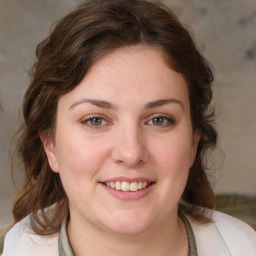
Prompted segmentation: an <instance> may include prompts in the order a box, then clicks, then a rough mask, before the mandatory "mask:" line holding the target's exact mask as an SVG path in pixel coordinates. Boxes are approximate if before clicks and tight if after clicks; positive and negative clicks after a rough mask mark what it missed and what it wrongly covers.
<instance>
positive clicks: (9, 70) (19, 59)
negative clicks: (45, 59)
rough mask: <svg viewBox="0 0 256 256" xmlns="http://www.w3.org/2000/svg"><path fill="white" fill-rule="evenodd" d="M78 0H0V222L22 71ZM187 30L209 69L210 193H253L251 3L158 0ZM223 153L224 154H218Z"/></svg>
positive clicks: (5, 210)
mask: <svg viewBox="0 0 256 256" xmlns="http://www.w3.org/2000/svg"><path fill="white" fill-rule="evenodd" d="M80 2H82V1H81V0H80V1H79V0H44V1H37V0H22V1H20V0H1V1H0V163H1V167H0V225H1V224H3V223H6V222H8V221H10V220H11V216H10V211H11V201H12V200H13V197H14V194H15V190H14V188H13V185H12V180H11V174H10V164H9V161H8V144H9V141H10V138H11V136H12V135H13V133H14V132H15V130H17V128H18V126H19V123H20V120H21V117H19V115H18V112H19V107H20V105H21V103H22V97H23V95H24V92H25V90H26V87H27V85H28V76H27V73H26V72H27V70H28V69H29V68H30V66H31V64H32V63H33V60H34V56H35V54H34V53H35V47H36V45H37V43H38V42H39V41H41V40H42V39H43V38H44V37H45V36H46V35H47V33H48V31H49V28H50V24H52V23H53V21H55V20H56V19H58V18H60V17H61V16H62V15H63V14H65V13H67V12H68V11H70V10H71V9H72V8H74V7H75V6H76V5H78V4H79V3H80ZM163 2H165V3H166V4H167V5H169V6H170V7H171V8H173V10H174V11H175V13H176V14H177V15H178V16H179V17H180V19H181V20H182V21H183V23H185V24H187V26H188V28H189V30H190V31H191V33H192V34H193V35H194V38H195V39H196V41H197V44H198V47H199V48H200V50H201V51H202V53H203V54H204V55H205V56H206V58H207V59H208V60H209V61H210V62H211V63H212V65H213V67H214V73H215V82H214V102H213V103H214V105H215V107H216V115H217V129H218V131H219V144H218V148H219V149H218V150H216V151H215V153H214V155H213V158H212V162H213V167H215V168H217V169H218V170H217V172H216V175H214V176H213V177H215V178H213V180H215V183H216V184H215V191H216V193H220V192H228V193H247V194H256V163H255V157H256V75H255V73H256V33H255V28H256V2H255V0H243V1H241V0H226V1H221V0H207V1H204V0H165V1H163ZM222 151H223V152H222Z"/></svg>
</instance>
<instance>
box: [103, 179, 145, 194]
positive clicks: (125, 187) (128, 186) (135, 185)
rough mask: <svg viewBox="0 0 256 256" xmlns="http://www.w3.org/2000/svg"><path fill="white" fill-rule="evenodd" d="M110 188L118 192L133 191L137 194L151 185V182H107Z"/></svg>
mask: <svg viewBox="0 0 256 256" xmlns="http://www.w3.org/2000/svg"><path fill="white" fill-rule="evenodd" d="M105 184H106V185H107V186H108V187H111V188H114V189H116V190H122V191H124V192H125V191H132V192H136V191H138V190H141V189H144V188H146V187H147V186H149V185H150V183H149V182H146V181H139V182H135V181H134V182H132V183H129V182H126V181H116V182H113V181H111V182H107V183H105Z"/></svg>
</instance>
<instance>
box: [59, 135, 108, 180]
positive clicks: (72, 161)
mask: <svg viewBox="0 0 256 256" xmlns="http://www.w3.org/2000/svg"><path fill="white" fill-rule="evenodd" d="M60 138H61V140H59V143H56V145H57V161H58V163H59V169H60V173H64V172H65V173H69V174H70V176H72V175H74V174H75V175H77V178H78V179H79V177H80V176H81V175H84V176H88V175H89V176H93V175H95V173H97V171H98V170H99V168H100V166H101V165H102V162H103V161H104V160H105V158H106V155H107V147H106V146H105V147H104V145H106V144H104V143H103V141H102V140H100V141H99V140H97V139H94V138H85V137H83V136H76V135H70V136H66V137H64V136H62V137H61V136H60Z"/></svg>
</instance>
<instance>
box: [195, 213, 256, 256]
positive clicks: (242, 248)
mask: <svg viewBox="0 0 256 256" xmlns="http://www.w3.org/2000/svg"><path fill="white" fill-rule="evenodd" d="M209 213H210V214H212V223H209V224H198V223H196V222H193V221H192V220H190V222H191V226H192V229H193V231H194V235H195V239H196V243H197V247H198V251H199V255H207V256H212V255H214V256H215V255H219V256H221V255H232V256H241V255H246V256H255V255H256V232H255V231H254V230H253V229H252V228H251V227H250V226H249V225H247V224H246V223H244V222H242V221H240V220H238V219H236V218H234V217H231V216H229V215H226V214H223V213H220V212H217V211H210V212H209ZM200 252H201V253H200ZM216 253H217V254H216Z"/></svg>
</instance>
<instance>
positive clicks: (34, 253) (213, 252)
mask: <svg viewBox="0 0 256 256" xmlns="http://www.w3.org/2000/svg"><path fill="white" fill-rule="evenodd" d="M186 218H187V219H188V221H189V223H190V225H191V228H192V231H193V233H194V236H195V241H196V247H197V252H198V256H256V232H255V231H254V230H253V229H252V228H251V227H249V226H248V225H247V224H245V223H243V222H241V221H240V220H237V219H235V218H233V217H230V216H228V215H225V214H223V213H219V212H216V211H213V212H212V218H213V223H209V224H199V223H197V222H195V221H193V220H192V219H190V218H189V217H187V216H186ZM28 224H29V217H26V218H25V219H23V220H22V221H21V222H19V223H17V224H16V225H15V226H14V227H13V228H12V229H11V230H10V231H9V232H8V233H7V235H6V238H5V243H4V251H3V254H2V256H30V255H31V256H39V255H40V256H43V255H47V256H49V255H51V256H58V255H60V256H62V255H61V254H59V243H58V239H59V237H60V235H61V232H62V231H63V230H64V235H65V233H66V232H65V228H64V229H63V228H62V229H61V231H60V234H59V233H58V234H54V235H51V236H39V235H36V234H34V233H33V231H32V230H31V229H30V227H29V225H28ZM63 225H64V227H65V224H63ZM66 239H67V236H66ZM64 244H65V245H68V246H69V244H68V241H67V240H66V243H65V242H64ZM70 249H71V248H70ZM64 250H65V249H64ZM71 253H72V250H71ZM67 255H68V254H67ZM69 255H72V254H69Z"/></svg>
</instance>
